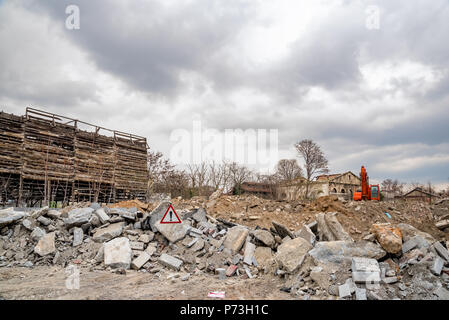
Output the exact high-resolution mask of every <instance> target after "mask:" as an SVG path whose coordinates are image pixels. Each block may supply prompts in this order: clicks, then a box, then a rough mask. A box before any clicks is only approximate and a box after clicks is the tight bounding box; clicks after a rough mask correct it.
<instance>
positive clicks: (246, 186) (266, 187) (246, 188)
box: [240, 182, 273, 197]
mask: <svg viewBox="0 0 449 320" xmlns="http://www.w3.org/2000/svg"><path fill="white" fill-rule="evenodd" d="M240 191H241V192H242V193H252V194H257V195H262V196H266V197H271V196H272V195H273V186H272V185H271V184H269V183H261V182H244V183H242V186H241V187H240Z"/></svg>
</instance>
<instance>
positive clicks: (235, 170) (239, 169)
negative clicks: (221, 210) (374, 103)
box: [229, 162, 253, 194]
mask: <svg viewBox="0 0 449 320" xmlns="http://www.w3.org/2000/svg"><path fill="white" fill-rule="evenodd" d="M229 173H230V177H231V181H232V183H233V185H234V190H235V192H236V193H237V194H240V193H241V188H242V184H243V183H244V182H246V181H248V180H250V179H251V177H252V175H253V173H252V171H251V170H249V169H248V168H247V167H245V166H241V165H239V164H237V163H236V162H232V163H231V164H230V165H229Z"/></svg>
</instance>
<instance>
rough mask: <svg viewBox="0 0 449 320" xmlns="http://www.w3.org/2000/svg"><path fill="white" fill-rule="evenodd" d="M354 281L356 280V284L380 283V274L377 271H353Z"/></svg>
mask: <svg viewBox="0 0 449 320" xmlns="http://www.w3.org/2000/svg"><path fill="white" fill-rule="evenodd" d="M352 280H354V282H355V283H379V282H380V273H379V272H376V271H374V272H372V271H369V272H363V271H353V272H352Z"/></svg>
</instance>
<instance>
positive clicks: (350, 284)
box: [345, 278, 357, 294]
mask: <svg viewBox="0 0 449 320" xmlns="http://www.w3.org/2000/svg"><path fill="white" fill-rule="evenodd" d="M345 284H347V285H348V286H349V289H350V291H351V294H353V293H355V290H356V289H357V286H356V285H355V283H354V280H352V279H351V278H349V279H347V280H346V282H345Z"/></svg>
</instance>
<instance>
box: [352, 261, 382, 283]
mask: <svg viewBox="0 0 449 320" xmlns="http://www.w3.org/2000/svg"><path fill="white" fill-rule="evenodd" d="M351 270H352V279H353V280H354V282H355V283H379V282H380V268H379V263H378V262H377V260H375V259H370V258H362V257H354V258H352V266H351Z"/></svg>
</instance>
